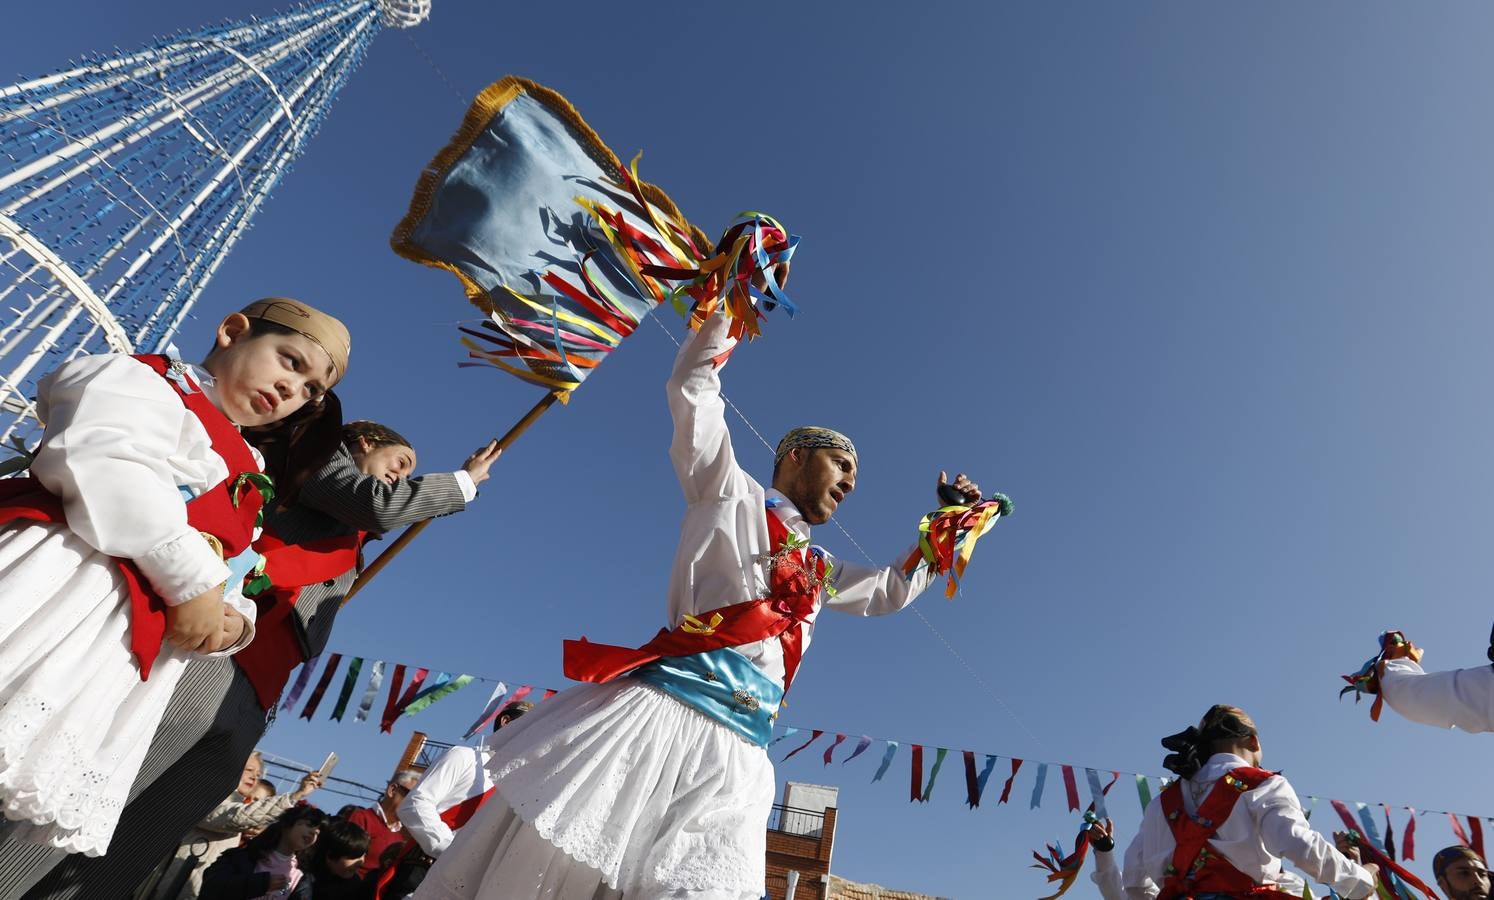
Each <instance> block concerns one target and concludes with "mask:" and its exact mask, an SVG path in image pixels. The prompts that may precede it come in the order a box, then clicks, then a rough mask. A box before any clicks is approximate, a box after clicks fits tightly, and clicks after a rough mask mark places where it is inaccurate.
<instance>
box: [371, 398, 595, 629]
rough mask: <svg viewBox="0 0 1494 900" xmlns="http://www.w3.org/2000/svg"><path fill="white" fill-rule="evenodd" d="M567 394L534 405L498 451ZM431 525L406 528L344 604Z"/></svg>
mask: <svg viewBox="0 0 1494 900" xmlns="http://www.w3.org/2000/svg"><path fill="white" fill-rule="evenodd" d="M565 393H566V392H564V391H551V392H550V393H548V394H546V395H545V396H544V397H542V398H540V401H539V402H538V403H536V404H534V407H533V408H532V409H530V410H529V412H527V413H525V414H524V418H522V419H520V420H519V421H517V422H515V423H514V426H513V427H512V428H510V429H509V430H508V432H507V433H506V434H504V435H503V437H501V438H499V439H498V449H499V450H506V449H508V446H509V445H510V444H512V443H513V442H514V441H516V440H518V439H519V435H521V434H523V433H524V432H525V431H526V430H527V429H528V428H529V426H530V425H533V424H534V423H535V420H537V419H538V418H539V417H540V416H542V415H544V414H545V410H547V409H549V408H550V407H552V406H554V405H555V401H556V400H560V399H562V398H563V397H564V395H565ZM429 524H431V520H430V519H422V520H420V521H419V522H416V523H415V524H414V525H411V526H410V527H409V528H406V529H405V530H404V531H403V532H402V533H401V534H400V536H399V537H397V538H395V539H394V543H392V544H390V545H389V546H388V547H386V548H385V549H384V552H383V553H380V554H379V555H378V558H377V559H375V560H374V561H373V562H372V563H370V564H369V565H368V566H367V567H366V568H365V569H364V570H363V571H362V572H359V573H358V578H357V579H356V580H355V581H354V582H353V586H352V587H351V588H348V594H347V596H346V597H344V598H343V599H342V602H343V603H347V602H348V601H349V600H351V599H353V595H354V594H356V593H358V592H359V591H361V590H363V588H364V587H365V586H366V585H367V584H368V583H369V582H370V581H372V580H373V577H374V576H375V575H377V574H379V572H380V571H382V570H383V568H384V567H385V566H387V565H389V563H390V561H392V560H393V559H394V557H395V556H396V555H398V554H399V552H400V551H401V550H403V549H405V547H406V546H407V545H409V543H410V542H411V541H413V540H415V536H416V535H417V534H420V532H421V531H423V530H424V529H425V526H427V525H429Z"/></svg>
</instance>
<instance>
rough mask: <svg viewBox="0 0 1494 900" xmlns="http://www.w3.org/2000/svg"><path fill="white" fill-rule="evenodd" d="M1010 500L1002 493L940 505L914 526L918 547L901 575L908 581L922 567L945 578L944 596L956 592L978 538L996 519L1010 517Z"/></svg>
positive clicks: (993, 525)
mask: <svg viewBox="0 0 1494 900" xmlns="http://www.w3.org/2000/svg"><path fill="white" fill-rule="evenodd" d="M1011 511H1012V501H1011V498H1009V497H1007V496H1006V495H1005V494H992V495H991V499H989V500H982V501H981V502H979V503H976V504H973V505H970V506H944V507H940V508H939V509H936V510H934V511H933V512H931V513H929V514H928V515H926V516H924V517H923V520H922V521H920V522H919V523H918V547H917V548H915V549H914V550H913V552H912V553H910V554H909V555H908V558H907V560H906V561H904V563H903V574H904V575H905V576H907V577H909V578H911V577H913V573H914V572H916V571H918V569H919V568H920V567H922V566H928V567H929V568H930V569H932V570H933V572H934V574H935V575H946V574H947V575H948V576H949V580H948V583H947V584H946V585H945V588H944V596H945V597H953V596H954V595H955V592H956V591H958V590H959V583H960V578H961V577H962V576H963V575H964V574H965V567H966V566H967V565H969V563H970V556H971V554H972V553H974V552H975V544H976V542H977V541H979V540H980V538H981V536H982V535H984V534H985V533H986V532H988V531H990V530H991V529H992V528H994V527H995V526H996V520H997V519H999V518H1001V517H1002V516H1008V515H1011Z"/></svg>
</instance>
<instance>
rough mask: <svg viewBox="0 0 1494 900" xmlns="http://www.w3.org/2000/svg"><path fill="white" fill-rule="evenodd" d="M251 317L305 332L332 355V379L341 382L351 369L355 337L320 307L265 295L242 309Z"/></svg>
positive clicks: (287, 298) (301, 332) (300, 332)
mask: <svg viewBox="0 0 1494 900" xmlns="http://www.w3.org/2000/svg"><path fill="white" fill-rule="evenodd" d="M239 312H240V313H241V314H243V315H244V316H245V317H246V318H248V319H251V320H253V319H260V320H262V321H265V322H274V323H275V324H276V325H284V326H285V327H286V328H289V329H290V330H292V331H294V332H296V333H297V334H301V335H305V336H306V337H308V338H310V339H311V340H312V341H313V342H315V343H316V345H317V346H319V347H321V348H322V349H323V350H325V351H327V355H328V356H329V357H331V358H332V379H333V381H341V380H342V377H343V376H344V375H346V374H347V371H348V355H349V354H351V353H352V352H353V340H352V338H351V337H350V336H349V335H348V329H347V326H346V325H343V324H342V323H341V322H339V321H338V320H337V319H335V318H333V317H332V316H329V315H327V314H326V313H324V312H322V311H321V310H319V309H316V308H314V307H311V306H307V305H306V304H305V303H302V302H301V301H299V300H292V299H291V298H289V297H266V298H264V299H263V300H256V301H254V302H253V303H251V304H249V305H248V306H246V307H244V308H243V309H241V310H239Z"/></svg>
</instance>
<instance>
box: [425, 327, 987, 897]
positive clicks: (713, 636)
mask: <svg viewBox="0 0 1494 900" xmlns="http://www.w3.org/2000/svg"><path fill="white" fill-rule="evenodd" d="M729 325H730V323H729V321H728V320H727V319H726V318H725V317H724V316H722V315H721V314H720V313H717V314H716V315H714V316H712V317H710V318H708V319H707V320H706V321H705V322H704V323H703V324H702V326H701V327H700V329H699V331H697V332H696V333H695V334H694V335H692V336H691V337H690V338H689V339H688V340H687V341H686V342H685V344H684V346H683V347H682V348H681V350H680V354H679V357H678V359H677V361H676V363H675V368H674V374H673V375H672V376H671V378H670V379H669V385H668V395H669V408H670V412H671V414H672V415H673V418H674V440H673V443H672V445H671V448H670V458H671V460H672V461H673V463H674V467H675V471H676V473H677V475H678V476H679V480H680V484H681V486H682V487H683V488H684V493H685V500H686V502H687V503H688V509H687V511H686V513H685V520H684V524H683V526H682V535H681V539H680V543H679V549H678V553H677V555H676V557H675V563H674V569H673V572H672V575H671V579H670V585H669V594H668V624H669V625H670V627H671V629H672V630H670V631H665V632H661V633H660V634H659V636H658V637H656V638H655V639H654V641H652V642H650V644H648V645H646V646H645V647H643V648H640V649H638V650H633V649H628V648H623V647H611V646H606V645H601V644H591V643H587V642H585V641H584V640H583V641H580V642H568V646H567V648H566V674H567V675H568V676H570V677H572V678H576V679H578V680H582V681H589V682H593V683H591V684H586V685H582V686H580V687H575V688H572V689H570V690H568V691H565V692H563V693H561V694H559V695H558V696H556V697H553V698H551V699H550V700H547V701H545V702H544V703H543V704H540V705H539V706H538V707H537V708H536V709H535V711H534V712H531V713H529V714H527V715H526V716H525V717H524V718H523V719H522V720H520V721H519V722H516V723H514V724H513V725H510V726H509V727H508V728H505V729H503V730H502V731H500V732H499V733H498V734H496V735H494V736H493V738H492V739H491V747H492V749H493V763H492V769H491V774H492V775H493V777H494V781H495V784H496V788H495V792H494V794H493V796H492V798H491V799H490V801H489V802H488V803H487V804H485V805H484V806H483V808H482V809H481V810H479V811H478V813H477V815H476V816H475V817H474V818H473V819H472V820H471V821H469V822H468V824H467V825H466V827H464V828H463V829H462V830H461V831H459V832H457V836H456V838H455V840H454V841H453V842H452V844H451V846H450V847H448V848H447V849H446V851H445V852H444V853H443V854H442V855H441V857H440V858H439V859H438V860H437V861H436V865H435V866H434V867H433V868H432V869H431V871H430V874H429V875H428V876H427V877H426V879H425V881H424V882H423V883H422V884H421V887H420V890H419V891H417V893H416V897H418V898H423V900H424V898H473V897H482V898H487V900H499V898H502V900H525V898H540V897H543V898H547V900H575V898H586V900H593V898H616V897H618V896H626V897H628V898H629V900H647V898H657V897H689V898H695V900H705V898H712V900H727V898H729V900H749V898H750V900H756V898H759V897H761V896H762V895H763V880H764V879H763V876H764V864H765V854H766V838H765V835H766V824H767V818H768V813H769V810H770V807H771V806H772V803H773V794H774V789H773V767H772V763H771V762H770V761H769V759H768V756H767V753H766V752H765V751H764V747H765V746H766V744H767V742H768V738H769V735H770V732H771V728H772V717H773V715H774V713H775V712H776V711H777V709H778V705H779V702H780V700H781V699H782V696H783V693H784V691H785V690H786V689H787V688H788V686H789V685H790V683H791V682H792V680H793V677H794V673H795V671H796V670H797V669H798V666H799V662H800V659H801V657H802V655H803V653H804V652H805V650H807V648H808V647H809V643H810V639H811V636H812V635H813V632H814V627H815V623H816V619H817V617H818V615H819V612H820V609H821V608H822V607H825V608H830V609H834V610H838V611H840V612H845V613H849V614H851V615H881V614H884V613H891V612H896V611H897V610H899V609H901V608H903V607H904V606H906V605H908V604H909V603H911V602H912V601H913V599H914V598H915V597H917V596H918V594H919V592H921V591H922V590H923V589H924V587H925V586H926V585H927V584H928V583H929V581H930V580H931V577H932V576H931V575H930V574H929V573H928V571H926V570H923V569H919V570H915V572H914V574H913V575H912V577H911V578H909V577H905V576H904V574H903V571H902V570H901V568H899V567H897V566H887V567H884V568H876V567H871V566H863V565H859V564H856V563H850V562H844V561H840V560H835V559H833V558H831V557H830V555H829V554H827V553H825V552H824V551H823V550H821V549H820V548H818V547H814V546H812V545H810V544H809V537H810V526H811V525H821V524H824V523H825V522H827V521H829V519H830V516H831V514H832V513H834V512H835V509H836V507H837V506H838V505H839V504H840V502H841V501H843V500H844V499H845V498H846V496H847V495H848V494H850V493H851V491H852V490H853V489H854V488H855V486H856V477H857V457H856V451H855V449H854V447H853V446H852V445H851V442H850V441H849V440H848V439H847V438H846V437H845V436H844V435H841V434H839V433H837V432H834V431H831V430H829V429H825V428H799V429H795V430H794V431H791V432H790V433H789V434H788V435H787V436H785V438H784V439H783V441H782V442H780V444H779V446H778V451H777V453H776V457H775V467H774V475H773V488H772V489H771V490H765V489H764V488H763V487H762V485H760V484H759V483H758V482H757V481H755V480H754V479H753V478H752V477H751V476H749V475H748V474H747V473H746V472H745V471H744V470H743V469H742V468H741V466H740V465H738V463H737V460H736V456H735V453H734V452H733V449H732V443H731V437H730V435H729V433H728V431H727V428H726V420H725V404H724V402H723V400H722V397H721V381H720V376H719V372H718V363H719V361H720V360H722V359H724V358H725V356H726V354H727V353H728V352H729V351H730V350H731V349H732V347H733V346H734V343H735V341H734V340H732V339H731V338H730V337H729V336H728V328H729ZM955 487H957V488H958V489H959V490H960V492H961V494H962V496H964V497H965V498H966V499H968V500H970V501H975V500H978V499H979V497H980V493H979V489H978V488H977V487H976V486H975V485H974V484H972V483H970V481H969V480H968V479H965V478H964V477H960V478H959V479H957V481H956V484H955ZM622 676H625V677H622Z"/></svg>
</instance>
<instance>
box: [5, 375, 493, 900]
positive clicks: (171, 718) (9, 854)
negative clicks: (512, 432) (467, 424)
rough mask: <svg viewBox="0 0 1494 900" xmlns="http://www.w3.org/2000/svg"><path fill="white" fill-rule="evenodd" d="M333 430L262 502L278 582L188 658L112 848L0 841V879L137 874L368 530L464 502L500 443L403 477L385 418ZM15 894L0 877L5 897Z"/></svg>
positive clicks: (273, 448)
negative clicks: (90, 850) (219, 653)
mask: <svg viewBox="0 0 1494 900" xmlns="http://www.w3.org/2000/svg"><path fill="white" fill-rule="evenodd" d="M330 402H331V399H330V398H329V404H330ZM338 424H339V425H340V423H338ZM334 434H335V440H334V442H333V444H332V445H331V446H330V447H328V448H327V450H326V451H323V452H321V454H320V458H319V459H314V462H315V465H314V466H313V468H312V470H311V474H309V475H308V476H306V477H304V479H303V480H301V483H300V484H299V486H297V487H296V488H295V490H294V492H292V491H291V490H289V489H288V490H287V491H286V492H285V494H282V495H279V496H277V501H276V503H275V505H274V506H273V507H272V508H270V509H269V510H268V511H267V513H266V516H265V533H264V536H263V537H262V539H261V540H260V541H259V542H258V543H257V544H256V546H257V547H258V548H259V549H261V550H262V551H263V553H264V555H265V558H266V564H265V576H266V577H267V578H268V579H269V580H270V581H271V583H272V584H273V587H271V588H270V589H268V590H265V591H263V592H260V593H258V594H256V597H255V603H256V605H257V606H258V609H259V620H258V623H257V632H258V633H257V635H256V637H255V640H254V643H253V644H251V645H250V646H248V647H247V648H245V649H244V651H243V652H241V653H239V654H237V655H235V656H234V657H233V658H232V659H200V660H196V661H194V662H193V663H192V664H191V665H189V666H188V667H187V670H186V675H185V676H184V678H183V681H182V684H181V686H180V688H179V689H178V690H177V692H176V695H175V696H173V697H172V698H171V705H170V709H169V712H168V716H167V720H166V723H165V724H164V725H163V726H162V728H161V729H160V730H158V731H157V732H156V735H155V738H154V740H153V741H151V742H150V752H149V754H148V755H147V757H146V764H145V766H144V768H142V770H141V775H140V779H139V780H138V781H137V783H136V785H135V788H134V789H133V790H132V791H131V796H130V800H129V805H128V806H127V807H126V808H125V810H124V813H123V815H122V817H121V819H120V833H119V835H118V839H117V840H116V842H115V850H114V851H111V852H110V853H109V854H108V855H107V856H103V857H100V858H97V859H83V858H79V857H76V856H74V857H69V858H67V859H61V858H60V857H59V856H58V855H56V854H52V855H51V856H50V857H48V858H42V857H41V855H40V854H38V853H37V852H35V851H34V850H33V849H32V848H20V847H16V846H15V845H13V844H6V845H4V846H3V847H0V879H9V883H17V882H22V883H24V884H26V885H28V886H29V885H35V887H34V888H33V889H32V890H31V891H30V893H29V896H33V897H48V898H55V900H62V898H70V897H71V898H80V900H90V898H92V897H96V896H100V895H101V892H104V891H107V890H108V889H109V887H110V886H111V885H116V884H135V883H137V882H139V881H140V880H141V879H142V878H144V877H145V875H146V873H147V872H148V871H149V870H150V868H151V866H152V865H154V864H155V861H156V860H158V859H160V858H161V857H162V856H164V855H166V854H167V853H169V852H171V848H172V847H173V846H175V845H176V841H177V840H178V839H179V838H180V836H181V834H182V833H183V832H184V831H186V830H187V829H188V828H190V827H192V825H193V824H194V823H196V822H198V821H199V820H201V819H202V818H203V816H204V815H206V814H207V813H208V812H209V811H210V810H211V809H212V808H213V806H214V804H216V803H217V802H218V801H219V800H221V799H222V797H223V796H224V795H225V794H227V793H228V792H229V791H230V790H232V788H233V785H234V783H235V781H236V780H237V779H238V777H239V771H240V765H241V763H242V760H243V759H244V755H245V754H246V753H248V752H249V751H250V750H251V749H252V748H253V747H254V746H255V744H256V743H258V742H259V740H260V738H261V737H262V736H263V735H264V732H265V729H266V727H267V726H268V723H269V719H268V715H269V713H270V711H271V710H272V709H273V708H274V707H275V704H276V702H277V701H278V700H279V698H280V694H281V692H282V691H283V690H284V688H285V685H286V681H287V680H288V678H289V676H290V673H291V672H292V671H293V670H294V669H295V668H296V667H297V666H299V665H301V664H302V663H303V662H305V661H306V660H308V659H311V658H312V657H315V656H317V655H318V654H320V653H321V652H322V650H323V648H325V647H326V645H327V641H328V640H329V639H330V637H331V634H332V625H333V622H334V620H335V619H336V617H337V613H338V610H339V609H340V608H341V606H342V603H343V598H345V597H346V596H347V593H348V589H349V588H350V587H351V586H352V584H353V581H354V579H355V578H356V577H357V574H358V567H359V553H360V549H361V547H362V543H363V540H364V538H365V536H366V535H368V534H369V533H375V534H381V533H383V532H386V531H389V530H392V529H394V528H398V527H400V526H403V525H409V524H411V523H414V522H417V521H420V520H422V519H427V518H431V517H433V516H444V515H449V514H452V513H456V512H460V511H462V510H463V509H465V508H466V506H467V504H468V503H469V502H471V501H472V500H473V499H474V498H475V497H476V496H477V485H478V484H479V483H481V482H482V481H484V480H486V479H487V477H488V469H489V468H490V467H491V466H492V464H493V462H494V461H495V460H496V459H497V458H498V454H499V451H498V450H497V449H496V447H495V445H494V444H492V443H489V444H488V445H486V446H484V447H482V448H480V449H479V450H477V451H476V452H475V453H473V454H472V455H471V456H470V457H469V458H468V459H467V461H466V463H465V464H464V465H463V468H461V469H459V470H457V471H456V472H449V473H448V472H437V473H431V474H428V475H425V476H422V477H410V476H412V475H413V473H414V469H415V463H416V454H415V450H414V449H413V447H412V446H411V443H410V441H409V440H407V439H406V438H404V437H403V436H401V435H400V434H398V433H397V432H395V431H394V430H393V429H391V428H388V427H386V426H384V425H380V424H378V423H376V422H367V421H358V422H350V423H348V424H347V425H345V426H341V427H340V428H339V429H338V430H336V431H335V432H334ZM246 436H247V437H248V438H249V439H250V440H251V441H253V442H256V443H258V444H259V446H260V447H261V448H262V449H263V450H264V454H265V457H266V460H267V462H268V463H270V464H271V466H272V467H275V468H284V469H287V470H289V469H290V468H292V467H291V466H290V465H289V464H288V462H287V461H286V459H285V457H286V455H287V453H290V454H291V455H292V456H294V455H296V454H298V453H299V454H300V455H302V456H306V455H311V456H312V457H315V456H316V453H315V451H314V450H312V449H309V448H306V449H299V450H298V449H297V448H295V447H291V448H287V447H286V446H285V445H284V442H283V441H280V440H274V441H271V440H269V439H268V438H269V437H276V436H274V435H270V436H267V435H264V434H260V433H254V432H251V433H248V434H247V435H246ZM329 457H330V458H329ZM302 461H303V462H304V460H302ZM285 480H287V481H289V480H290V479H285ZM253 587H254V586H253V585H252V583H251V588H250V589H251V590H252V589H253ZM54 866H55V868H53V867H54ZM49 869H50V874H49V873H48V870H49ZM39 879H40V881H39ZM21 893H24V891H22V892H21ZM21 893H17V892H15V891H14V889H12V891H11V892H10V893H7V891H6V890H5V889H4V888H3V887H0V898H9V897H12V896H20V895H21Z"/></svg>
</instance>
